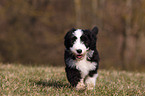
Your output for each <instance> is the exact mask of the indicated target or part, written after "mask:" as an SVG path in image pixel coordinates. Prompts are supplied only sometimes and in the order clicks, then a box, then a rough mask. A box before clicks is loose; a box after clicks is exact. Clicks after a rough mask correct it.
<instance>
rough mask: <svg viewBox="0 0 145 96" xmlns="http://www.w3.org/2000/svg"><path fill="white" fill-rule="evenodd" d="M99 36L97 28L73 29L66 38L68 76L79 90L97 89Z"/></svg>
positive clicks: (65, 57)
mask: <svg viewBox="0 0 145 96" xmlns="http://www.w3.org/2000/svg"><path fill="white" fill-rule="evenodd" d="M97 34H98V28H97V27H94V28H93V29H92V30H83V29H74V28H72V29H71V30H70V31H69V32H67V34H66V35H65V37H64V39H65V40H64V45H65V53H64V59H65V65H66V68H65V71H66V76H67V79H68V81H69V82H70V84H71V85H72V86H73V87H75V88H76V89H77V90H84V89H86V88H87V89H88V90H92V89H94V88H95V83H96V78H97V76H98V73H97V70H98V66H99V54H98V51H97V49H96V40H97V37H96V35H97Z"/></svg>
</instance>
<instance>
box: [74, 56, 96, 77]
mask: <svg viewBox="0 0 145 96" xmlns="http://www.w3.org/2000/svg"><path fill="white" fill-rule="evenodd" d="M86 58H87V57H86V55H85V57H84V58H83V59H82V60H79V61H77V62H76V63H75V65H76V68H77V69H78V70H80V71H81V73H82V78H85V77H86V76H87V75H88V73H89V71H90V70H95V68H96V65H97V63H96V62H90V61H87V60H86Z"/></svg>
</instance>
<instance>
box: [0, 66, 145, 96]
mask: <svg viewBox="0 0 145 96" xmlns="http://www.w3.org/2000/svg"><path fill="white" fill-rule="evenodd" d="M0 95H1V96H3V95H6V96H7V95H10V96H14V95H20V96H21V95H26V96H29V95H31V96H41V95H50V96H51V95H52V96H56V95H57V96H58V95H61V96H67V95H73V96H77V95H81V96H83V95H89V96H95V95H96V96H97V95H98V96H100V95H103V96H104V95H111V96H112V95H115V96H116V95H119V96H122V95H124V96H126V95H129V96H130V95H139V96H145V73H138V72H127V71H115V70H99V76H98V78H97V81H96V88H95V90H92V91H87V90H86V91H83V92H82V91H77V90H75V89H74V88H72V87H71V86H70V84H69V83H68V81H67V79H66V75H65V71H64V67H46V66H43V67H42V66H24V65H21V64H0Z"/></svg>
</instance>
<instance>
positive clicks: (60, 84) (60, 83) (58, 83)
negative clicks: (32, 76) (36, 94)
mask: <svg viewBox="0 0 145 96" xmlns="http://www.w3.org/2000/svg"><path fill="white" fill-rule="evenodd" d="M35 84H36V85H39V86H44V87H45V86H49V87H55V88H62V87H63V88H72V87H71V86H70V84H68V83H65V82H63V81H56V80H49V81H43V80H40V81H35Z"/></svg>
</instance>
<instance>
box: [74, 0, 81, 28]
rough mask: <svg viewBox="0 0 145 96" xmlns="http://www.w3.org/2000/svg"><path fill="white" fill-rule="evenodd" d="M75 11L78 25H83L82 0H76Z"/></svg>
mask: <svg viewBox="0 0 145 96" xmlns="http://www.w3.org/2000/svg"><path fill="white" fill-rule="evenodd" d="M74 6H75V13H76V26H77V27H80V26H81V0H74Z"/></svg>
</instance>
